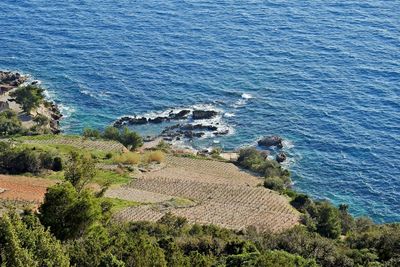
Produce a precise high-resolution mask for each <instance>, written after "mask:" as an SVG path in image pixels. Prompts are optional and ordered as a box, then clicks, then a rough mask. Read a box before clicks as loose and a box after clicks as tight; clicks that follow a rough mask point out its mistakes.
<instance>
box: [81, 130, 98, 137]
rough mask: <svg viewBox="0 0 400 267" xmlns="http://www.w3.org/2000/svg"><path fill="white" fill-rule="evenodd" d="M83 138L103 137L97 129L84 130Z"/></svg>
mask: <svg viewBox="0 0 400 267" xmlns="http://www.w3.org/2000/svg"><path fill="white" fill-rule="evenodd" d="M82 135H83V137H86V138H96V139H97V138H100V137H101V133H100V131H98V130H95V129H90V128H85V129H83V133H82Z"/></svg>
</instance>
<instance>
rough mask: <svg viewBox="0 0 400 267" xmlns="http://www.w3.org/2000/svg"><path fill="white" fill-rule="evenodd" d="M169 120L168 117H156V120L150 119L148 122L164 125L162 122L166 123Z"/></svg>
mask: <svg viewBox="0 0 400 267" xmlns="http://www.w3.org/2000/svg"><path fill="white" fill-rule="evenodd" d="M167 119H168V118H166V117H156V118H154V119H152V118H150V119H148V122H149V123H162V122H164V121H166V120H167Z"/></svg>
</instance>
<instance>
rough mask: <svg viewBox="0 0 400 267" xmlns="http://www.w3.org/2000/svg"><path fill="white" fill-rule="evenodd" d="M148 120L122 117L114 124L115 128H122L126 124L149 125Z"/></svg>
mask: <svg viewBox="0 0 400 267" xmlns="http://www.w3.org/2000/svg"><path fill="white" fill-rule="evenodd" d="M147 121H148V120H147V118H145V117H141V118H136V117H135V118H132V117H127V116H125V117H121V118H119V119H118V120H116V121H115V122H114V127H121V126H123V125H125V124H146V123H147Z"/></svg>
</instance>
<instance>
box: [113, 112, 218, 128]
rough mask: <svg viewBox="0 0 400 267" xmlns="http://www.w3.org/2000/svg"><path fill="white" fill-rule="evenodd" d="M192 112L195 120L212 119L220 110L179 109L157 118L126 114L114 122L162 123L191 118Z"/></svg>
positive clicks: (120, 124)
mask: <svg viewBox="0 0 400 267" xmlns="http://www.w3.org/2000/svg"><path fill="white" fill-rule="evenodd" d="M191 113H192V116H191V119H193V120H204V119H212V118H214V117H215V116H217V115H218V112H217V111H214V110H194V111H193V112H192V111H190V110H188V109H184V110H181V111H179V112H178V113H174V112H173V111H171V112H170V113H169V114H168V116H158V117H155V118H146V117H128V116H124V117H121V118H119V119H118V120H116V121H115V122H114V127H122V126H124V125H140V124H146V123H162V122H165V121H171V120H183V119H190V117H189V116H190V114H191Z"/></svg>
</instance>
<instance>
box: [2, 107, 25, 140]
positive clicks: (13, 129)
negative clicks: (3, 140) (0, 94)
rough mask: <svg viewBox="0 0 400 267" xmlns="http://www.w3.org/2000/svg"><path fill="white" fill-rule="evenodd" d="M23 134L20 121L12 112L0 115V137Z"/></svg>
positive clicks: (6, 111)
mask: <svg viewBox="0 0 400 267" xmlns="http://www.w3.org/2000/svg"><path fill="white" fill-rule="evenodd" d="M22 132H23V128H22V124H21V121H20V120H19V119H18V116H17V114H16V113H15V112H14V111H12V110H5V111H3V112H1V113H0V136H9V135H15V134H19V133H22Z"/></svg>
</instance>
